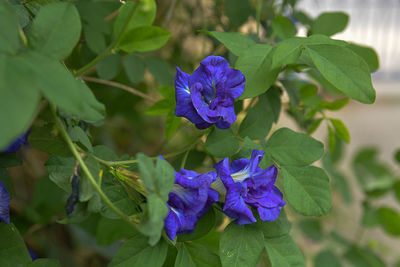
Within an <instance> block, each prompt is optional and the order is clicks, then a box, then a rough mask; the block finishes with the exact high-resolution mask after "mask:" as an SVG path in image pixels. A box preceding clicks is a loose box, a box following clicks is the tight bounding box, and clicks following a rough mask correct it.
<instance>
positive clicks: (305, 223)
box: [299, 218, 324, 241]
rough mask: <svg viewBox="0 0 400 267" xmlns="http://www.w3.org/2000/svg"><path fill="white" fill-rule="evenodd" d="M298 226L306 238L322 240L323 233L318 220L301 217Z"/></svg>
mask: <svg viewBox="0 0 400 267" xmlns="http://www.w3.org/2000/svg"><path fill="white" fill-rule="evenodd" d="M299 227H300V230H301V231H302V232H303V234H304V235H305V236H306V237H307V238H309V239H311V240H315V241H320V240H322V238H323V235H324V233H323V229H322V225H321V222H320V221H319V220H316V219H311V218H306V219H303V220H301V221H300V222H299Z"/></svg>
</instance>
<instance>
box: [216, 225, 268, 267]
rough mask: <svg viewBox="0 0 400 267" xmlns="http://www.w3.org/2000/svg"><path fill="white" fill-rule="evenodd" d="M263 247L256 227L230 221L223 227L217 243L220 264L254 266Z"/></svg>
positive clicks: (242, 266)
mask: <svg viewBox="0 0 400 267" xmlns="http://www.w3.org/2000/svg"><path fill="white" fill-rule="evenodd" d="M238 240H240V242H238ZM263 248H264V237H263V234H262V232H261V231H260V230H259V229H257V227H254V226H253V225H250V224H247V225H236V224H234V223H230V224H229V225H228V226H227V227H226V228H225V229H224V232H223V233H222V236H221V241H220V245H219V254H220V257H221V262H222V266H230V267H246V266H249V267H254V266H256V265H257V262H258V260H259V258H260V256H261V252H262V251H263Z"/></svg>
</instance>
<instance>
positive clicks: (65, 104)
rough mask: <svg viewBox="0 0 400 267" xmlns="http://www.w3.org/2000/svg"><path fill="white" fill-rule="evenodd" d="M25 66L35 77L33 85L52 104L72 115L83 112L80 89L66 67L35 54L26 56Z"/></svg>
mask: <svg viewBox="0 0 400 267" xmlns="http://www.w3.org/2000/svg"><path fill="white" fill-rule="evenodd" d="M23 64H24V65H25V66H27V67H28V68H30V70H31V71H32V72H33V74H34V76H35V77H33V78H32V79H30V81H31V83H32V82H33V81H34V82H35V83H36V84H37V86H38V87H39V88H40V90H41V92H42V93H43V95H44V96H45V97H46V98H47V99H48V100H49V101H50V102H52V103H53V104H55V105H57V106H59V107H60V108H62V109H65V110H66V111H68V112H70V113H72V114H76V115H79V114H80V113H81V112H82V111H83V100H82V96H81V90H80V87H79V86H78V83H77V81H76V80H75V78H74V77H73V76H72V74H71V73H70V72H69V71H68V70H67V68H66V67H65V66H63V65H62V64H61V63H59V62H57V61H55V60H52V59H50V58H47V57H45V56H42V55H40V54H35V53H31V54H28V55H26V56H25V58H24V61H23ZM20 75H21V73H20ZM61 85H62V86H61Z"/></svg>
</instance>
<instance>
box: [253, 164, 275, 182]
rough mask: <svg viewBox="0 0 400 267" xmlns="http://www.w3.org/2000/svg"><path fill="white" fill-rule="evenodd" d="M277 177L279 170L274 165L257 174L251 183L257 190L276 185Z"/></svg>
mask: <svg viewBox="0 0 400 267" xmlns="http://www.w3.org/2000/svg"><path fill="white" fill-rule="evenodd" d="M277 175H278V169H277V168H276V167H275V166H274V165H271V166H269V167H268V168H266V169H265V170H261V171H258V172H256V174H254V175H253V176H252V179H251V181H252V183H253V185H254V187H255V188H257V187H259V186H261V185H267V184H274V183H275V180H276V176H277Z"/></svg>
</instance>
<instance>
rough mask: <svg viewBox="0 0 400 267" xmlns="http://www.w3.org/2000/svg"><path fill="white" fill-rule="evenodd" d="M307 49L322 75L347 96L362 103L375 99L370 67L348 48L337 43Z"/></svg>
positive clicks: (371, 101) (308, 46)
mask: <svg viewBox="0 0 400 267" xmlns="http://www.w3.org/2000/svg"><path fill="white" fill-rule="evenodd" d="M305 50H306V52H307V54H308V56H309V57H310V59H311V60H312V62H313V63H314V65H315V67H316V68H317V69H318V71H319V72H320V73H321V74H322V76H323V77H324V78H325V79H326V80H327V81H328V82H330V83H332V84H333V85H334V86H335V87H336V88H337V89H339V90H340V91H341V92H343V93H344V94H346V95H347V96H349V97H351V98H353V99H355V100H358V101H360V102H362V103H366V104H371V103H373V102H374V101H375V90H374V88H373V86H372V83H371V76H370V73H369V67H368V65H367V63H365V61H364V60H363V59H362V58H361V57H360V56H358V55H357V54H356V53H354V52H353V51H351V50H350V49H348V48H345V47H341V46H337V45H328V44H327V45H307V46H306V47H305Z"/></svg>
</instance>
